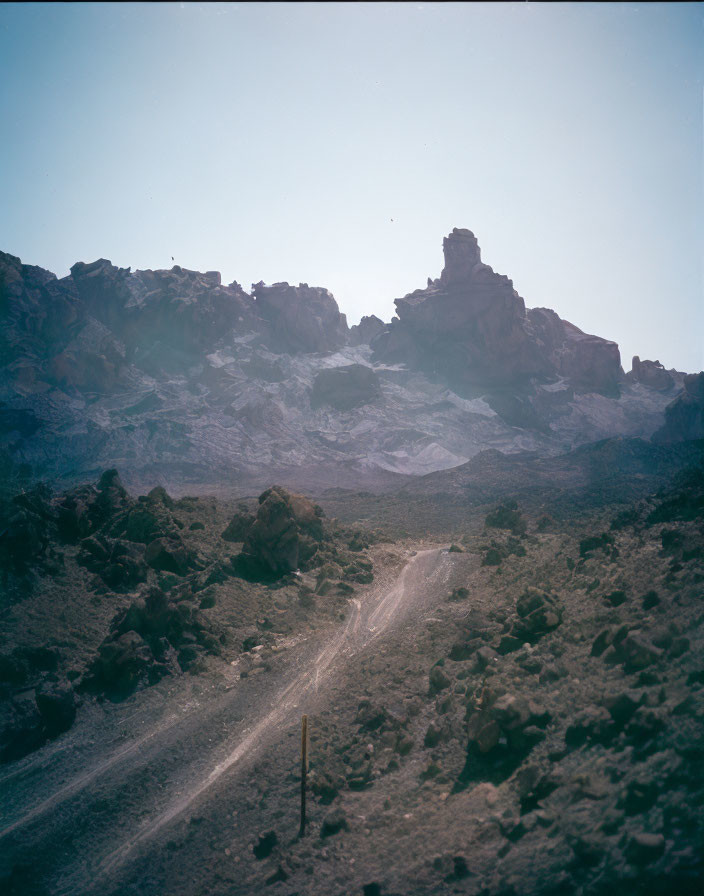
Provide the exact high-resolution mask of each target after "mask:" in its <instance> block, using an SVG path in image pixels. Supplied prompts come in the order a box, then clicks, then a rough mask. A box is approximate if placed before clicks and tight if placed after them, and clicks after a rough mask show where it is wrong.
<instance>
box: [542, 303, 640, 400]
mask: <svg viewBox="0 0 704 896" xmlns="http://www.w3.org/2000/svg"><path fill="white" fill-rule="evenodd" d="M527 318H528V325H529V327H530V328H531V330H532V332H533V336H534V338H535V339H536V341H537V344H538V345H539V347H540V350H541V352H542V353H543V354H544V356H545V357H547V358H548V359H549V360H550V362H551V364H552V365H553V367H554V370H555V372H556V373H557V374H559V375H560V376H563V377H565V378H566V379H567V380H568V381H569V382H570V383H571V384H572V385H573V386H575V387H576V388H578V389H581V390H582V391H593V392H601V393H603V394H606V395H612V394H614V393H615V392H617V390H618V383H619V380H620V379H621V378H622V376H623V371H622V369H621V355H620V352H619V350H618V345H617V344H616V343H615V342H609V340H607V339H601V338H600V337H599V336H590V335H589V334H587V333H584V332H583V331H582V330H580V329H579V327H576V326H575V325H574V324H571V323H570V322H569V321H566V320H562V318H560V317H559V316H558V315H557V314H556V313H555V312H554V311H551V310H550V309H549V308H532V309H530V310H529V311H528V314H527Z"/></svg>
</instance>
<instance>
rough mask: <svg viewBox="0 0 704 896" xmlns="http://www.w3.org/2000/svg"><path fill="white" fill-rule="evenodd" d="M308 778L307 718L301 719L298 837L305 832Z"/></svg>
mask: <svg viewBox="0 0 704 896" xmlns="http://www.w3.org/2000/svg"><path fill="white" fill-rule="evenodd" d="M307 777H308V716H303V717H302V718H301V829H300V831H299V832H298V836H299V837H303V835H304V834H305V832H306V778H307Z"/></svg>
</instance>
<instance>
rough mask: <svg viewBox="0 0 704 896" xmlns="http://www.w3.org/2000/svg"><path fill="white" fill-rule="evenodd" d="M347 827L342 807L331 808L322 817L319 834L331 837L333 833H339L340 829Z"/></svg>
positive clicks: (323, 836)
mask: <svg viewBox="0 0 704 896" xmlns="http://www.w3.org/2000/svg"><path fill="white" fill-rule="evenodd" d="M347 829H348V825H347V816H346V815H345V813H344V811H343V810H342V809H333V810H332V811H331V812H328V814H327V815H326V816H325V818H324V819H323V824H322V826H321V828H320V836H321V838H323V839H324V838H325V837H332V836H333V835H334V834H339V833H340V831H346V830H347Z"/></svg>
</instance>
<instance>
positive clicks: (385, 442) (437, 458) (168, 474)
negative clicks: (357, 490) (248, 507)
mask: <svg viewBox="0 0 704 896" xmlns="http://www.w3.org/2000/svg"><path fill="white" fill-rule="evenodd" d="M443 248H444V254H445V266H444V269H443V271H442V273H441V275H440V277H439V278H438V279H436V280H429V281H428V284H427V286H426V288H425V289H419V290H416V291H415V292H413V293H411V294H410V295H407V296H405V297H404V298H402V299H397V300H396V308H397V311H398V318H395V319H394V320H393V321H392V322H391V323H390V324H385V323H383V322H382V321H381V320H380V319H379V318H377V317H374V316H371V317H367V318H363V319H362V321H361V322H360V323H359V324H358V325H356V326H354V327H352V328H348V326H347V321H346V319H345V315H344V314H342V313H341V312H340V310H339V308H338V306H337V303H336V301H335V299H334V297H333V296H332V295H331V293H330V292H328V290H326V289H324V288H322V287H311V286H308V284H300V285H299V286H291V285H289V284H288V283H275V284H273V285H270V286H267V285H265V284H264V283H259V284H256V285H255V286H254V287H253V289H252V292H251V293H248V292H246V291H245V290H244V289H243V288H242V287H241V286H240V285H239V284H238V283H236V282H233V283H231V284H229V285H227V286H226V285H223V283H222V282H221V277H220V274H219V273H218V272H217V271H206V272H205V273H201V272H198V271H189V270H185V269H183V268H181V267H178V266H174V267H173V268H172V269H171V270H154V271H152V270H146V271H132V270H130V269H129V268H118V267H116V266H115V265H113V264H111V262H110V261H107V260H106V259H99V260H97V261H95V262H92V263H90V264H85V263H82V262H79V263H77V264H75V265H74V266H73V267H72V269H71V274H70V275H69V276H68V277H64V278H63V279H57V278H56V277H55V275H54V274H52V273H50V272H49V271H45V270H43V269H42V268H39V267H35V266H33V265H25V264H22V262H21V261H20V259H19V258H16V257H15V256H12V255H7V254H4V253H0V344H1V346H2V353H1V354H0V432H1V434H2V438H1V439H0V475H4V474H5V473H7V472H8V471H9V472H10V473H11V474H12V475H14V474H15V473H17V471H18V470H31V472H32V474H33V475H34V476H44V477H48V478H51V479H65V480H71V479H76V478H85V476H87V475H92V474H94V473H95V472H96V471H98V470H100V469H105V468H109V467H114V466H118V467H119V468H120V470H121V471H124V475H125V477H126V479H127V481H129V482H130V483H131V484H133V485H135V486H139V484H140V483H141V482H143V481H146V478H147V477H148V478H149V480H150V481H152V482H153V480H154V476H155V475H156V476H157V477H161V478H163V480H164V482H165V483H168V484H171V485H172V486H174V487H176V488H178V486H179V483H181V482H185V481H189V482H194V481H196V482H204V481H207V482H220V481H223V480H226V481H233V482H234V481H240V482H243V481H244V482H250V483H252V484H253V487H254V485H259V484H262V485H265V484H267V483H268V482H269V481H270V478H271V476H272V475H273V474H274V473H275V472H277V475H278V476H279V479H280V481H282V482H287V483H289V484H291V485H294V486H296V487H302V488H303V487H309V485H310V484H311V483H314V484H316V485H317V484H336V485H338V484H349V485H355V484H359V483H361V482H364V483H366V484H367V485H372V486H373V485H375V484H383V483H385V482H388V481H389V477H391V478H393V477H394V476H396V475H397V474H414V475H417V474H425V473H429V472H432V471H434V470H441V469H447V468H450V467H454V466H457V465H459V464H463V463H465V462H466V461H467V460H469V459H470V458H472V457H473V456H475V455H476V454H477V453H479V452H481V451H483V450H486V449H497V450H499V451H503V452H515V451H520V450H529V451H534V452H537V453H539V454H541V455H554V454H558V453H560V452H562V451H565V450H567V449H569V448H571V447H574V446H575V445H580V444H584V443H586V442H590V441H594V440H597V439H603V438H607V437H609V436H614V435H617V436H637V437H645V438H649V437H650V436H651V435H652V434H653V433H654V432H655V430H657V429H658V428H659V427H661V426H662V425H663V422H664V419H665V418H664V409H665V407H666V406H667V405H668V404H669V403H670V402H672V401H673V399H675V398H676V396H677V394H678V391H679V390H680V389H681V387H682V375H681V374H678V373H677V372H676V371H664V370H663V369H662V368H661V365H658V363H657V362H650V361H644V362H639V361H638V363H636V361H637V359H634V365H633V371H631V373H630V374H629V375H628V377H625V376H624V375H623V372H622V370H621V365H620V357H619V352H618V346H617V345H616V344H615V343H613V342H609V341H607V340H605V339H600V338H599V337H597V336H590V335H588V334H586V333H583V332H582V331H581V330H579V329H578V328H577V327H575V326H574V325H572V324H570V323H568V322H567V321H564V320H562V319H561V318H560V317H559V316H558V315H557V314H556V313H555V312H554V311H551V310H550V309H547V308H535V309H530V310H526V307H525V303H524V301H523V299H522V298H521V297H520V296H519V295H518V293H517V292H516V290H515V289H514V288H513V284H512V283H511V281H510V280H509V279H508V278H507V277H505V276H502V275H499V274H496V273H495V272H494V271H493V270H492V269H491V268H490V267H489V266H488V265H486V264H484V263H483V262H482V260H481V253H480V249H479V245H478V243H477V240H476V238H475V237H474V235H473V234H472V233H471V232H470V231H469V230H454V231H453V232H452V233H451V234H450V235H449V236H448V237H446V238H445V240H444V243H443ZM690 391H691V390H690ZM687 396H689V397H687ZM696 401H697V399H696V397H695V398H692V397H691V396H690V392H689V391H688V392H687V393H686V394H685V396H683V398H682V400H681V401H680V403H679V405H677V407H679V408H680V410H677V407H676V408H675V409H674V410H673V411H672V412H671V413H670V415H669V416H668V426H669V430H668V432H670V433H671V434H673V435H672V437H673V438H680V437H681V438H692V437H696V433H698V432H699V429H698V428H697V427H698V426H699V424H698V423H697V422H696V420H694V422H692V421H691V420H690V418H692V419H694V417H696V413H698V412H697V409H696V408H697V407H698V405H696ZM692 402H694V404H692ZM695 405H696V406H695ZM678 415H679V416H678ZM683 415H684V416H683ZM692 415H694V417H693V416H692ZM684 417H686V418H687V420H686V421H685V420H684ZM680 418H681V419H680ZM697 419H698V418H697ZM678 420H679V421H680V422H679V423H678V422H677V421H678ZM673 421H674V422H673ZM675 431H676V432H678V433H680V435H679V436H676V435H675ZM692 433H694V434H695V435H694V436H693V435H691V434H692ZM668 438H669V437H668Z"/></svg>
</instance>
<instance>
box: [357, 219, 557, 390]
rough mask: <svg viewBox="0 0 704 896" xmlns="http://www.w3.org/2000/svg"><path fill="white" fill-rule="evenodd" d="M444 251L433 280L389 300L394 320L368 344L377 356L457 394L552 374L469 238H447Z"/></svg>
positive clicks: (515, 303)
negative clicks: (437, 381) (440, 379)
mask: <svg viewBox="0 0 704 896" xmlns="http://www.w3.org/2000/svg"><path fill="white" fill-rule="evenodd" d="M443 251H444V253H445V268H444V270H443V272H442V274H441V276H440V279H439V280H435V281H431V282H430V283H429V285H428V286H427V288H426V289H419V290H416V291H415V292H413V293H411V294H410V295H407V296H405V297H404V298H402V299H396V302H395V304H396V312H397V314H398V320H397V321H396V320H394V321H392V323H391V326H390V327H389V330H388V332H387V333H386V334H382V335H381V336H379V337H378V338H377V340H376V341H375V345H374V348H375V354H376V356H377V357H378V358H380V359H382V358H383V359H384V360H389V361H403V362H405V363H407V364H409V365H411V366H418V367H421V368H422V369H424V370H426V371H428V372H429V373H431V374H435V375H438V376H440V377H443V378H445V379H447V380H448V381H449V382H450V383H451V384H452V386H453V387H454V388H456V389H459V390H463V391H468V390H469V391H471V389H472V388H473V387H476V386H477V385H483V386H487V385H499V386H500V385H507V384H515V383H520V382H525V381H526V380H528V379H530V378H531V377H537V376H545V375H547V374H549V373H551V372H552V371H551V365H550V363H549V362H547V361H546V360H545V359H544V358H543V357H542V356H541V354H540V352H539V351H538V348H537V346H536V345H535V343H533V342H532V341H531V339H530V335H529V333H528V330H527V329H526V326H525V320H526V310H525V304H524V302H523V299H522V298H521V297H520V296H519V295H518V293H517V292H516V290H515V289H514V288H513V283H512V282H511V281H510V280H509V279H508V277H504V276H501V275H500V274H496V273H494V271H493V270H492V269H491V268H490V267H489V266H488V265H485V264H483V263H482V262H481V258H480V252H479V247H478V245H477V241H476V239H475V237H474V234H473V233H471V231H469V230H457V229H455V230H453V231H452V233H451V234H450V235H449V236H448V237H446V238H445V240H444V242H443Z"/></svg>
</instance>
